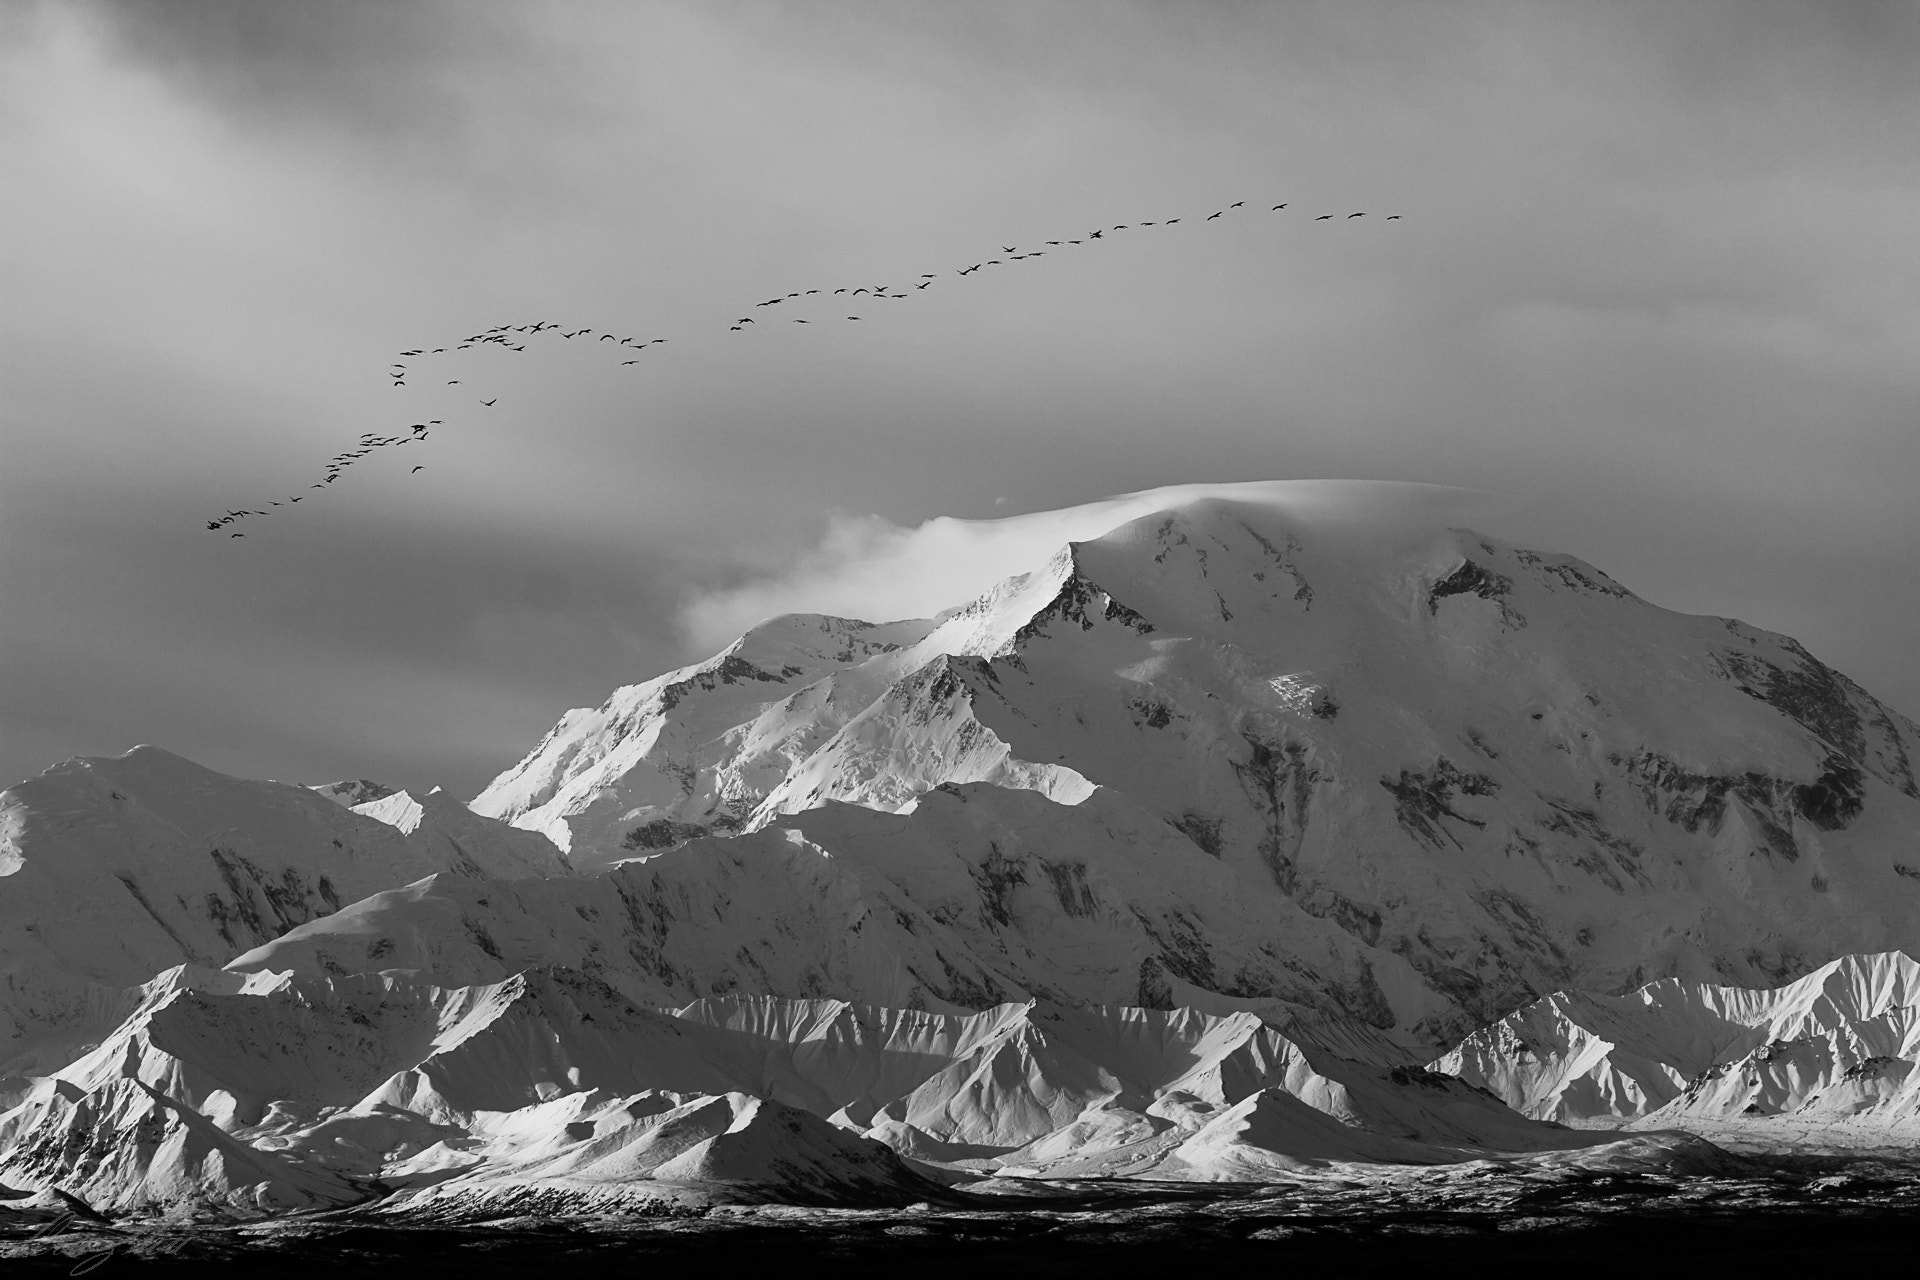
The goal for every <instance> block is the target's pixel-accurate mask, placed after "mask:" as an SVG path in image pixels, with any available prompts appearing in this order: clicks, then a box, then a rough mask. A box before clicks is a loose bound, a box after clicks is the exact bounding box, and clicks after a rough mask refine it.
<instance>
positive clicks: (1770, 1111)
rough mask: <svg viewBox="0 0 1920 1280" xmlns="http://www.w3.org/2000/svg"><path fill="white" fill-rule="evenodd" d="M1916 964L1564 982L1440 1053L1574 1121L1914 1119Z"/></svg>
mask: <svg viewBox="0 0 1920 1280" xmlns="http://www.w3.org/2000/svg"><path fill="white" fill-rule="evenodd" d="M1916 1063H1920V963H1916V962H1915V961H1914V960H1913V958H1912V957H1911V956H1909V955H1907V954H1905V953H1903V952H1897V951H1895V952H1885V953H1882V954H1879V955H1855V956H1844V957H1842V958H1840V959H1838V960H1835V961H1833V962H1831V963H1829V964H1826V965H1822V966H1821V967H1820V968H1818V969H1816V970H1814V971H1813V972H1812V973H1810V974H1808V975H1807V976H1806V977H1804V978H1801V979H1800V980H1799V981H1797V982H1792V983H1788V984H1787V985H1785V986H1782V987H1778V988H1774V989H1771V990H1753V989H1748V988H1741V987H1723V986H1713V985H1708V984H1702V983H1683V982H1679V981H1676V980H1673V979H1666V980H1663V981H1660V982H1653V983H1649V984H1647V985H1646V986H1644V987H1641V988H1639V989H1638V990H1636V991H1631V992H1628V993H1627V994H1625V995H1622V996H1602V995H1593V994H1589V993H1586V992H1574V991H1558V992H1555V993H1553V994H1552V995H1550V996H1548V997H1546V998H1545V999H1542V1000H1539V1001H1536V1002H1534V1003H1533V1004H1530V1005H1528V1006H1526V1007H1525V1008H1523V1009H1519V1010H1517V1011H1515V1012H1514V1013H1512V1014H1509V1015H1508V1016H1507V1017H1505V1018H1502V1019H1501V1020H1500V1021H1498V1022H1496V1023H1494V1024H1493V1025H1491V1026H1488V1027H1485V1028H1482V1029H1481V1030H1479V1031H1476V1032H1475V1033H1474V1034H1473V1035H1471V1036H1469V1037H1468V1038H1467V1039H1466V1040H1465V1041H1463V1042H1462V1043H1461V1044H1460V1045H1459V1046H1458V1047H1456V1048H1455V1049H1454V1050H1453V1051H1452V1052H1451V1053H1449V1054H1447V1055H1445V1056H1444V1057H1442V1058H1440V1059H1439V1060H1438V1061H1437V1062H1435V1063H1434V1064H1433V1066H1434V1069H1435V1070H1437V1071H1445V1072H1451V1073H1454V1074H1456V1075H1459V1076H1460V1077H1461V1078H1463V1079H1466V1080H1470V1081H1472V1082H1474V1083H1475V1084H1478V1085H1481V1086H1482V1087H1484V1088H1486V1089H1488V1090H1490V1091H1492V1092H1493V1093H1495V1094H1498V1095H1499V1096H1500V1097H1501V1098H1502V1099H1504V1100H1505V1101H1506V1102H1507V1103H1508V1104H1509V1105H1510V1106H1513V1107H1514V1108H1515V1109H1517V1110H1519V1111H1522V1112H1525V1113H1526V1114H1527V1115H1531V1116H1536V1117H1540V1118H1545V1119H1552V1120H1560V1121H1566V1122H1578V1121H1591V1120H1596V1119H1612V1118H1646V1119H1647V1121H1648V1122H1649V1123H1657V1124H1668V1125H1676V1126H1678V1125H1684V1124H1687V1123H1688V1122H1690V1121H1696V1120H1702V1119H1728V1118H1736V1117H1742V1116H1781V1115H1794V1116H1798V1117H1801V1118H1802V1119H1808V1120H1813V1119H1829V1120H1837V1119H1853V1118H1863V1119H1870V1120H1875V1121H1878V1122H1881V1123H1884V1124H1887V1125H1899V1126H1906V1127H1909V1128H1912V1129H1914V1130H1916V1131H1920V1075H1916V1073H1915V1066H1916Z"/></svg>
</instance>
